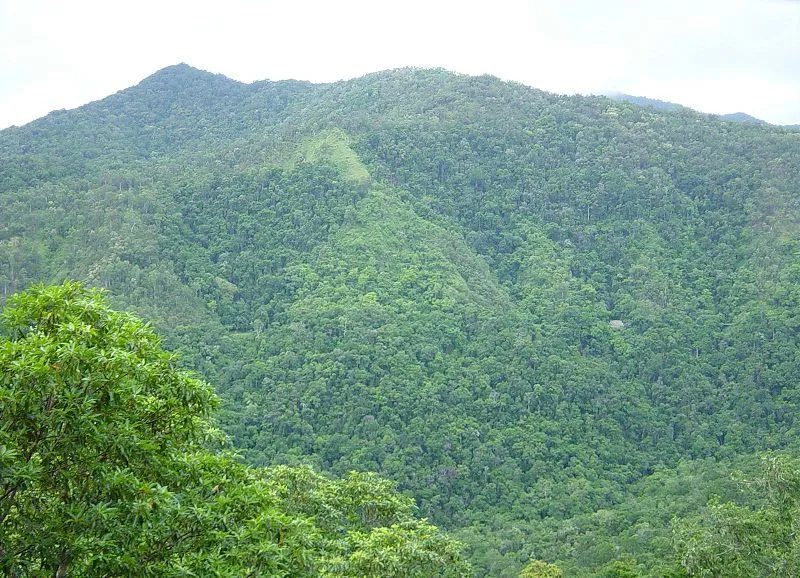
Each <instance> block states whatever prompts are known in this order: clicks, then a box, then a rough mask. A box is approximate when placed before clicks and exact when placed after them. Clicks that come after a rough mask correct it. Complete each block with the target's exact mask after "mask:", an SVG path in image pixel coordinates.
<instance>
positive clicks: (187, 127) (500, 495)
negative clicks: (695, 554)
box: [0, 65, 800, 576]
mask: <svg viewBox="0 0 800 578" xmlns="http://www.w3.org/2000/svg"><path fill="white" fill-rule="evenodd" d="M799 161H800V133H798V132H797V131H796V130H792V129H788V128H782V127H774V126H769V125H766V126H759V125H755V124H748V123H730V122H724V121H723V120H721V119H719V118H715V117H712V116H709V115H703V114H699V113H696V112H694V111H691V110H689V109H686V108H678V109H675V110H666V111H662V110H658V109H653V108H643V107H640V106H636V105H634V104H631V103H628V102H622V101H612V100H609V99H608V98H605V97H597V96H592V97H582V96H569V97H567V96H556V95H551V94H547V93H545V92H541V91H538V90H534V89H531V88H528V87H525V86H522V85H519V84H515V83H506V82H502V81H500V80H498V79H496V78H493V77H489V76H482V77H470V76H463V75H457V74H453V73H450V72H447V71H444V70H419V69H400V70H393V71H385V72H379V73H375V74H371V75H367V76H364V77H362V78H358V79H354V80H349V81H343V82H337V83H332V84H324V85H315V84H310V83H306V82H297V81H283V82H269V81H263V82H256V83H252V84H242V83H238V82H235V81H233V80H230V79H227V78H225V77H223V76H219V75H213V74H210V73H207V72H203V71H199V70H196V69H193V68H191V67H189V66H187V65H178V66H174V67H169V68H167V69H164V70H162V71H159V72H157V73H156V74H154V75H153V76H151V77H149V78H147V79H145V80H144V81H142V82H141V83H140V84H139V85H137V86H135V87H132V88H130V89H127V90H124V91H121V92H119V93H117V94H115V95H112V96H110V97H108V98H106V99H104V100H101V101H98V102H94V103H91V104H89V105H86V106H84V107H81V108H79V109H76V110H72V111H62V112H57V113H53V114H51V115H48V116H47V117H45V118H43V119H40V120H37V121H35V122H33V123H30V124H28V125H26V126H23V127H18V128H16V127H15V128H11V129H7V130H4V131H2V132H0V197H1V198H2V203H0V207H2V209H0V216H1V217H2V218H0V284H2V291H3V295H9V294H11V293H13V292H16V291H19V290H20V289H22V288H24V287H26V286H27V285H28V284H30V283H32V282H35V281H48V282H50V281H58V280H61V279H63V278H75V279H80V280H84V281H86V282H88V283H90V284H92V285H95V286H99V287H105V288H107V289H109V291H110V293H111V300H112V302H113V304H114V305H115V306H116V307H120V308H125V309H128V310H131V311H133V312H135V313H137V314H138V315H140V316H142V317H144V318H146V319H149V320H151V322H152V323H153V324H154V325H155V326H156V327H157V328H158V329H159V331H160V332H161V333H162V334H164V335H165V336H166V345H167V346H169V347H170V348H171V349H174V350H176V351H178V352H180V353H181V354H182V356H183V358H184V360H185V363H186V365H187V366H189V367H191V368H193V369H196V370H198V371H200V372H201V373H203V375H204V376H205V377H206V378H207V379H208V380H209V381H210V382H211V383H213V384H215V386H216V387H217V391H218V393H219V394H220V395H221V396H222V398H223V400H224V401H225V408H224V411H223V413H222V414H221V416H220V418H219V419H220V423H221V425H222V427H223V428H224V429H225V431H226V432H227V433H228V434H229V435H230V436H231V438H232V439H233V441H234V443H235V444H236V445H237V446H238V447H239V448H241V451H242V452H243V455H244V456H245V458H246V459H247V460H248V461H249V462H251V463H253V464H256V465H264V464H290V465H295V464H309V465H312V466H314V467H315V468H316V469H318V470H322V471H326V472H331V473H333V474H336V475H343V474H346V473H347V472H348V471H350V470H354V469H355V470H364V471H375V472H378V473H380V474H381V475H382V476H385V477H389V478H391V479H393V480H396V481H397V482H398V484H399V487H400V489H401V490H402V491H404V492H406V493H408V494H409V495H412V496H413V497H414V498H415V500H416V503H417V506H418V508H419V513H420V514H421V515H422V516H427V517H429V518H430V519H431V520H432V521H433V522H434V523H436V524H437V525H440V526H443V527H445V528H447V529H449V530H450V531H451V532H452V533H453V534H454V535H455V536H456V537H458V538H459V539H461V540H462V541H463V542H465V543H466V544H467V546H468V548H469V553H470V556H471V560H472V562H473V565H474V566H475V567H476V569H477V572H478V573H479V574H487V575H492V576H515V575H517V572H518V571H519V569H520V568H521V567H522V566H523V565H524V564H525V563H526V562H527V561H528V560H529V559H531V558H535V559H542V560H546V561H548V562H555V563H557V564H558V565H559V566H560V567H561V568H562V569H564V570H565V571H566V572H567V573H568V574H569V575H576V576H582V575H597V574H601V573H603V572H606V571H611V570H610V569H612V568H613V567H614V564H616V565H617V566H619V565H620V564H622V565H627V566H629V567H630V568H632V569H635V570H636V572H638V573H639V574H641V575H657V574H658V573H659V572H663V571H664V568H667V567H670V566H671V565H672V564H673V563H674V561H675V555H674V553H673V551H672V546H671V535H672V531H671V527H670V524H671V520H672V518H673V517H674V516H684V515H686V514H689V513H691V512H694V511H696V510H697V509H698V508H700V507H701V506H702V505H703V504H704V503H705V502H706V500H707V499H708V497H709V495H710V494H711V493H719V494H722V495H723V496H724V495H729V493H730V492H732V489H731V487H732V486H731V484H730V483H729V472H730V471H731V470H733V469H737V468H738V469H744V470H747V469H748V468H750V467H751V464H752V463H753V462H754V461H755V460H754V459H753V458H754V456H756V454H757V453H758V452H761V451H764V450H787V451H792V450H795V449H796V440H797V430H796V428H797V422H796V420H795V416H796V415H798V409H800V408H799V407H798V404H800V395H798V391H799V390H798V385H797V384H798V383H800V373H798V372H799V371H800V370H798V368H800V363H798V362H800V354H799V353H798V351H800V350H799V349H798V339H799V337H798V336H800V332H798V327H799V326H800V325H798V324H800V317H798V313H797V311H798V303H800V276H799V275H798V270H797V265H796V256H797V254H798V253H797V252H798V250H800V241H799V240H798V231H799V230H800V228H799V227H800V223H798V219H797V215H798V211H797V203H798V191H800V172H798V170H797V167H798V166H800V162H799ZM632 571H633V570H632Z"/></svg>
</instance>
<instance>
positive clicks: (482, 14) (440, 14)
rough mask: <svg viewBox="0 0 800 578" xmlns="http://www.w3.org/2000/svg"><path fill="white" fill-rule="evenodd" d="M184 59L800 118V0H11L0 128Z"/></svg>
mask: <svg viewBox="0 0 800 578" xmlns="http://www.w3.org/2000/svg"><path fill="white" fill-rule="evenodd" d="M178 62H186V63H188V64H191V65H192V66H195V67H197V68H202V69H205V70H209V71H212V72H220V73H222V74H225V75H226V76H229V77H231V78H235V79H237V80H242V81H246V82H250V81H253V80H263V79H272V80H279V79H285V78H296V79H303V80H311V81H316V82H327V81H333V80H339V79H345V78H352V77H355V76H360V75H363V74H366V73H368V72H374V71H376V70H382V69H386V68H397V67H401V66H440V67H444V68H447V69H450V70H455V71H458V72H463V73H468V74H483V73H489V74H494V75H496V76H499V77H501V78H503V79H510V80H516V81H519V82H523V83H525V84H527V85H530V86H534V87H536V88H541V89H544V90H548V91H552V92H560V93H574V92H580V93H602V92H610V91H619V92H625V93H629V94H634V95H640V96H649V97H652V98H660V99H662V100H670V101H673V102H678V103H681V104H685V105H687V106H691V107H692V108H696V109H698V110H701V111H705V112H715V113H728V112H738V111H742V112H747V113H749V114H752V115H754V116H757V117H759V118H763V119H765V120H768V121H770V122H773V123H790V124H794V123H800V1H797V0H665V1H660V2H659V1H648V0H531V1H523V0H492V1H489V0H486V1H483V2H470V1H469V0H461V1H449V0H444V1H437V0H423V1H419V0H402V1H396V0H392V1H388V0H385V1H381V0H371V1H353V0H336V1H333V0H329V1H325V0H319V1H307V0H292V1H289V0H284V1H275V2H272V1H255V0H249V1H248V0H225V1H222V0H219V1H217V2H205V1H203V0H196V1H193V2H184V1H170V0H160V1H157V2H155V1H151V0H137V1H135V2H133V1H128V2H115V1H113V0H103V1H81V0H71V1H64V0H61V1H57V0H0V128H3V127H6V126H9V125H11V124H18V125H19V124H24V123H26V122H29V121H30V120H33V119H34V118H37V117H40V116H43V115H44V114H46V113H48V112H49V111H51V110H54V109H60V108H73V107H76V106H79V105H81V104H84V103H86V102H89V101H92V100H97V99H99V98H103V97H104V96H107V95H109V94H111V93H113V92H116V91H118V90H121V89H123V88H126V87H128V86H131V85H133V84H136V83H137V82H139V81H140V80H141V79H143V78H144V77H146V76H148V75H150V74H152V73H153V72H155V71H156V70H158V69H160V68H163V67H165V66H168V65H170V64H176V63H178Z"/></svg>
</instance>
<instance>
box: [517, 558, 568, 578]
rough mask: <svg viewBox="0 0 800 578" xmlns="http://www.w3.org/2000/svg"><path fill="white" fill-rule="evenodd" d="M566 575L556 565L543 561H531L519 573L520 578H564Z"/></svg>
mask: <svg viewBox="0 0 800 578" xmlns="http://www.w3.org/2000/svg"><path fill="white" fill-rule="evenodd" d="M563 576H564V573H563V572H561V570H559V569H558V566H556V565H555V564H548V563H547V562H544V561H542V560H531V561H530V562H528V563H527V564H525V567H524V568H523V569H522V572H520V573H519V578H562V577H563Z"/></svg>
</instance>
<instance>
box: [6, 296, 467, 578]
mask: <svg viewBox="0 0 800 578" xmlns="http://www.w3.org/2000/svg"><path fill="white" fill-rule="evenodd" d="M2 319H3V324H4V328H5V331H6V336H7V337H6V338H5V339H4V340H3V341H0V402H2V404H1V405H0V474H2V475H1V476H0V573H2V575H4V576H55V577H62V576H67V575H70V576H108V575H114V576H187V575H202V576H231V577H233V576H249V575H259V576H266V575H269V576H273V575H280V576H290V575H291V576H300V575H326V574H331V573H334V574H336V575H353V576H355V575H365V574H363V572H362V570H364V569H366V568H368V567H369V568H372V567H375V568H383V567H384V566H385V567H386V568H390V569H391V570H392V571H393V572H394V574H391V573H387V574H384V575H397V576H403V575H426V576H427V575H442V576H462V575H467V574H469V567H468V566H467V565H466V564H465V563H464V562H463V560H462V559H461V558H460V555H459V552H458V547H457V544H456V543H455V542H453V541H452V540H451V539H449V538H448V537H446V536H445V535H443V534H442V533H440V532H439V531H438V530H437V529H436V528H435V527H433V526H431V525H430V524H428V523H427V522H426V521H425V520H417V519H416V518H414V515H413V502H412V501H411V500H410V499H409V498H407V497H405V496H401V495H399V494H396V493H395V492H394V487H393V485H392V484H390V483H389V482H386V481H384V480H382V479H380V478H378V477H377V476H375V475H372V474H358V473H351V474H349V475H348V476H347V477H346V478H344V479H343V480H340V481H334V480H330V479H328V478H325V477H323V476H320V475H319V474H315V473H313V472H311V471H310V470H308V469H304V468H299V469H291V468H285V467H284V468H276V469H273V470H261V469H253V468H250V467H247V466H245V465H243V464H241V463H239V462H238V461H236V460H235V459H234V458H233V457H232V456H230V455H227V454H222V453H212V452H211V451H210V449H209V448H210V446H211V445H213V444H218V443H219V440H220V436H219V433H218V432H216V431H215V430H214V428H213V427H212V425H211V422H210V421H209V414H210V412H211V411H212V410H213V409H214V407H215V406H216V397H215V396H214V395H213V393H212V391H211V388H210V387H209V386H208V385H207V384H205V383H203V382H202V381H199V380H198V379H196V378H195V377H193V376H192V375H191V374H189V373H187V372H186V371H183V370H180V369H178V368H177V367H176V365H175V360H174V358H173V357H172V356H171V355H169V354H167V353H165V352H164V351H163V350H162V349H161V347H160V344H159V340H158V338H157V337H156V336H155V334H154V333H153V332H152V330H151V329H150V328H149V327H148V326H146V325H145V324H143V323H142V322H141V321H139V320H138V319H136V318H134V317H132V316H130V315H127V314H123V313H117V312H115V311H113V310H110V309H109V308H108V307H107V306H106V305H105V302H104V300H103V298H102V296H101V294H100V293H99V292H97V291H93V290H87V289H84V288H83V287H82V286H81V285H80V284H77V283H65V284H63V285H61V286H55V287H44V286H37V287H34V288H32V289H30V290H29V291H27V292H25V293H21V294H19V295H16V296H13V297H12V298H10V299H9V302H8V305H7V307H6V308H5V310H4V312H3V317H2ZM370 565H372V566H370ZM337 569H338V570H337ZM339 570H341V572H339ZM337 573H338V574H337Z"/></svg>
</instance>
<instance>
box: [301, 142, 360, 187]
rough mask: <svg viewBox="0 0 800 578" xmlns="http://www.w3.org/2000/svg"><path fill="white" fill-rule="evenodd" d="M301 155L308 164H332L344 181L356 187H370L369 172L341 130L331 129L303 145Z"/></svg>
mask: <svg viewBox="0 0 800 578" xmlns="http://www.w3.org/2000/svg"><path fill="white" fill-rule="evenodd" d="M300 153H301V154H302V158H303V161H305V162H307V163H320V164H330V165H331V166H333V167H335V168H336V169H337V170H338V171H339V172H340V173H341V175H342V177H343V178H344V179H346V180H347V181H348V182H350V183H353V184H355V185H368V184H369V182H370V176H369V171H368V170H367V168H366V167H365V166H364V163H363V162H361V159H360V158H359V157H358V155H357V154H356V153H355V151H353V149H352V148H350V138H349V137H348V136H347V134H345V132H344V131H342V130H341V129H331V130H329V131H325V132H323V133H322V134H320V135H318V136H316V137H314V138H313V139H310V140H309V141H307V142H305V143H303V144H302V146H301V149H300Z"/></svg>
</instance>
